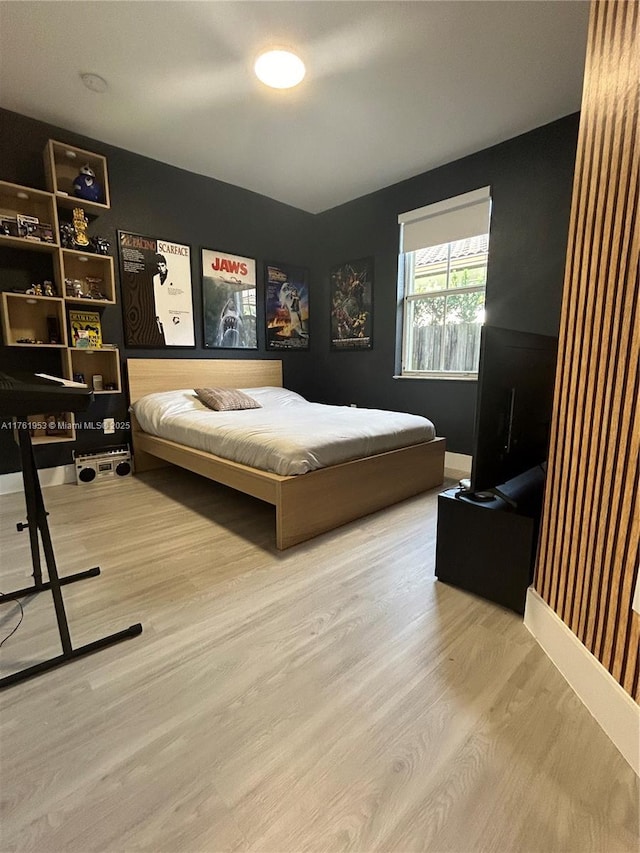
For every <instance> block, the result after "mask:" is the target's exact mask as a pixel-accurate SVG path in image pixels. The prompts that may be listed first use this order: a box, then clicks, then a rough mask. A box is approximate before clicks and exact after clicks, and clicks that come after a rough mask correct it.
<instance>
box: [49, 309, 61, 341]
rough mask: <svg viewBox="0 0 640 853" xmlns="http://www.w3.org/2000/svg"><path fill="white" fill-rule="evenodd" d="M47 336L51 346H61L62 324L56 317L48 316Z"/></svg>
mask: <svg viewBox="0 0 640 853" xmlns="http://www.w3.org/2000/svg"><path fill="white" fill-rule="evenodd" d="M47 334H48V336H49V343H50V344H59V343H60V342H61V341H60V323H59V321H58V318H57V317H56V316H55V315H51V314H50V315H48V316H47Z"/></svg>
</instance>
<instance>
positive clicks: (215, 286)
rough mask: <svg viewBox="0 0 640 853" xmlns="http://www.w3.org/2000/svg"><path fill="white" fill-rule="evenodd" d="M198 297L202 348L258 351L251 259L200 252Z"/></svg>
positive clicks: (253, 269)
mask: <svg viewBox="0 0 640 853" xmlns="http://www.w3.org/2000/svg"><path fill="white" fill-rule="evenodd" d="M202 298H203V318H204V345H205V347H209V348H212V349H257V348H258V339H257V330H256V262H255V260H253V258H244V257H242V256H241V255H228V254H226V253H225V252H219V251H217V250H215V249H203V250H202Z"/></svg>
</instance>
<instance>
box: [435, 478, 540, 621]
mask: <svg viewBox="0 0 640 853" xmlns="http://www.w3.org/2000/svg"><path fill="white" fill-rule="evenodd" d="M537 540H538V517H537V515H535V516H531V515H524V514H520V513H518V512H516V511H514V510H513V508H512V507H511V506H510V505H509V504H508V503H507V502H506V501H505V500H503V499H502V498H499V497H495V498H494V499H493V500H490V501H484V502H479V501H474V500H473V498H471V497H466V496H465V495H464V493H461V492H459V490H458V489H449V490H448V491H445V492H442V494H440V495H438V531H437V541H436V577H437V578H438V579H439V580H441V581H443V582H444V583H448V584H452V585H453V586H457V587H460V588H461V589H465V590H468V591H469V592H473V593H475V594H476V595H480V596H482V597H483V598H487V599H489V600H490V601H495V602H496V603H497V604H502V605H503V606H504V607H508V608H510V609H511V610H515V611H516V612H517V613H524V605H525V598H526V592H527V587H528V586H529V585H530V584H531V581H532V580H533V569H534V562H535V555H536V546H537Z"/></svg>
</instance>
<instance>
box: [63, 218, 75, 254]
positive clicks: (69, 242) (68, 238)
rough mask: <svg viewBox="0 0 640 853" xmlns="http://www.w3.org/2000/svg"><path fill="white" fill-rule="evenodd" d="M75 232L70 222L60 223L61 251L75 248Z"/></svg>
mask: <svg viewBox="0 0 640 853" xmlns="http://www.w3.org/2000/svg"><path fill="white" fill-rule="evenodd" d="M75 238H76V231H75V228H74V227H73V225H72V224H71V223H70V222H61V223H60V245H61V246H62V248H63V249H73V248H74V246H75Z"/></svg>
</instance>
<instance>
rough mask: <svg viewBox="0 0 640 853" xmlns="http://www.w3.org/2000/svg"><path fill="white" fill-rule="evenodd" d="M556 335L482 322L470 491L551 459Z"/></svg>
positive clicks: (497, 482) (496, 482) (499, 481)
mask: <svg viewBox="0 0 640 853" xmlns="http://www.w3.org/2000/svg"><path fill="white" fill-rule="evenodd" d="M557 354H558V341H557V338H554V337H550V336H547V335H535V334H531V333H528V332H518V331H516V330H514V329H501V328H498V327H497V326H483V328H482V333H481V337H480V366H479V381H478V397H477V401H476V423H475V435H474V452H473V463H472V469H471V492H472V493H475V492H480V491H484V490H487V489H491V488H494V487H496V486H499V485H501V484H502V483H506V482H507V481H508V480H510V479H512V478H513V477H517V476H518V475H519V474H523V473H524V472H525V471H528V470H529V469H531V468H533V467H534V466H536V465H541V464H542V463H544V462H545V461H546V459H547V451H548V446H549V430H550V424H551V414H552V407H553V387H554V380H555V371H556V361H557Z"/></svg>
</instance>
